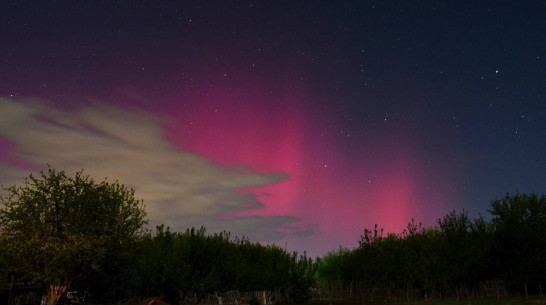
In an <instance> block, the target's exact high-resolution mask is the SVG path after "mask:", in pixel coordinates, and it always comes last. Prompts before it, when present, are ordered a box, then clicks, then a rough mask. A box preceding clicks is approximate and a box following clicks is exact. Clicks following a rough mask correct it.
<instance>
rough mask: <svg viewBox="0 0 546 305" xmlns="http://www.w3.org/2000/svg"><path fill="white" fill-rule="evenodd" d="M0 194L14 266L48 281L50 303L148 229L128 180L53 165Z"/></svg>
mask: <svg viewBox="0 0 546 305" xmlns="http://www.w3.org/2000/svg"><path fill="white" fill-rule="evenodd" d="M4 190H5V191H6V192H7V195H6V196H5V197H4V196H2V197H0V203H1V205H0V231H1V233H2V234H1V236H0V243H1V247H3V248H4V249H5V250H6V254H7V255H8V256H9V260H10V261H11V262H12V265H11V267H12V268H14V269H16V270H17V271H21V272H25V273H27V274H29V275H30V276H31V277H32V278H33V279H35V280H39V281H45V282H47V283H49V291H48V294H49V298H48V304H49V305H54V304H55V303H57V301H58V300H59V298H60V297H61V296H62V294H63V293H64V292H65V291H66V290H67V288H68V287H69V286H71V285H73V284H76V283H78V281H81V280H84V279H86V277H88V276H89V275H92V274H101V273H103V272H104V271H105V270H108V268H111V266H112V265H116V261H117V260H118V259H119V257H120V256H121V255H123V253H126V252H127V250H128V249H129V247H130V246H131V244H132V243H133V242H134V241H135V240H136V239H137V238H138V237H139V236H140V235H141V234H142V233H143V231H144V229H143V225H144V224H145V223H146V220H145V216H146V213H145V211H144V206H143V204H142V202H141V201H139V200H136V199H135V198H134V191H133V190H131V189H127V188H126V187H125V186H124V185H122V184H119V183H117V182H115V183H108V182H107V181H103V182H100V183H96V182H95V181H94V180H93V179H91V178H89V176H86V175H84V174H83V171H80V172H77V173H76V175H75V176H74V177H69V176H67V175H66V174H65V172H64V171H60V172H57V171H55V170H54V169H52V168H51V167H48V170H47V171H45V172H44V171H41V172H40V175H39V177H35V176H33V175H32V174H31V175H30V176H29V177H28V178H27V179H25V181H24V183H23V184H22V185H20V186H15V185H14V186H11V187H8V188H5V189H4Z"/></svg>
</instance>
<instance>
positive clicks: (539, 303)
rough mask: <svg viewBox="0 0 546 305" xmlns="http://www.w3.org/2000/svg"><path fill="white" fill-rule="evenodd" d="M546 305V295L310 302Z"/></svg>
mask: <svg viewBox="0 0 546 305" xmlns="http://www.w3.org/2000/svg"><path fill="white" fill-rule="evenodd" d="M380 304H385V305H386V304H396V305H546V297H529V298H527V299H525V298H524V297H520V296H508V297H501V298H495V297H491V298H475V299H459V300H456V299H427V300H388V301H386V300H385V301H380V300H374V301H366V302H363V303H345V302H344V303H335V302H333V303H328V302H310V303H309V305H380Z"/></svg>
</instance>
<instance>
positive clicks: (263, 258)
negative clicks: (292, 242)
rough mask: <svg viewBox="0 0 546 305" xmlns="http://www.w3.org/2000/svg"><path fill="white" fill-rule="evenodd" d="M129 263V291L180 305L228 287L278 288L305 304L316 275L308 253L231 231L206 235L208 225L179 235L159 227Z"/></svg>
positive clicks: (290, 298)
mask: <svg viewBox="0 0 546 305" xmlns="http://www.w3.org/2000/svg"><path fill="white" fill-rule="evenodd" d="M130 262H131V263H130V265H128V266H127V270H126V271H127V272H126V273H125V274H126V278H127V282H128V283H130V286H129V287H128V288H130V289H131V292H130V294H143V295H146V296H163V297H164V298H165V300H167V301H171V302H176V303H178V304H179V303H181V302H183V301H185V300H186V301H190V302H191V301H192V300H194V299H195V298H200V297H204V296H205V295H207V294H212V293H221V292H225V291H229V290H240V291H259V290H278V291H280V292H281V293H282V294H283V295H284V296H285V298H286V299H285V301H287V302H297V303H301V302H303V301H305V300H306V298H307V288H308V287H309V286H310V285H311V280H312V274H314V270H313V269H312V268H313V263H312V260H311V259H310V258H307V257H306V255H305V254H303V255H298V253H296V252H294V253H288V252H286V251H285V250H283V249H281V248H280V247H278V246H276V245H265V246H264V245H261V244H259V243H252V242H250V241H249V240H248V239H244V238H243V239H238V238H235V239H231V238H230V234H229V233H228V232H222V233H219V234H213V235H207V234H205V228H200V229H198V230H197V229H195V228H192V229H188V230H187V231H186V232H183V233H174V232H170V231H169V229H168V228H167V229H165V228H164V227H163V226H159V227H157V229H156V232H155V234H153V235H152V234H147V235H146V236H145V237H144V238H143V239H142V240H141V241H139V242H138V243H137V245H136V246H135V248H134V251H133V252H132V257H131V259H130Z"/></svg>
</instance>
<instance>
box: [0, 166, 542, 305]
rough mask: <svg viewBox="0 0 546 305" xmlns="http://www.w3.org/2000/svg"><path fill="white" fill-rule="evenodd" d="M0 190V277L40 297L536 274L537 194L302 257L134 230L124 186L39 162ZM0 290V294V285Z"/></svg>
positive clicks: (429, 286) (235, 242) (439, 284)
mask: <svg viewBox="0 0 546 305" xmlns="http://www.w3.org/2000/svg"><path fill="white" fill-rule="evenodd" d="M5 191H6V192H7V194H8V195H7V196H5V197H2V196H0V284H2V282H3V283H9V282H11V281H12V280H33V281H35V282H38V283H44V284H45V285H47V287H44V288H45V289H44V292H46V293H47V295H48V305H55V304H56V303H57V302H58V301H59V300H60V299H61V297H62V295H64V294H65V293H66V292H67V291H70V290H72V291H73V290H79V291H85V292H86V293H87V296H88V300H89V301H92V302H96V303H107V302H117V301H120V300H126V299H130V298H133V297H158V296H160V297H163V299H164V300H165V301H166V302H168V303H170V304H196V303H199V302H200V301H201V300H202V299H203V298H204V297H205V296H207V295H210V294H219V295H221V294H222V293H223V292H226V291H230V290H239V291H260V290H269V291H275V292H276V295H278V296H279V295H280V296H282V297H281V298H282V299H281V300H277V301H278V302H279V303H298V304H299V303H303V302H305V301H306V300H307V299H308V293H309V291H310V288H313V287H319V286H321V285H326V284H327V283H331V282H332V281H338V282H340V281H341V282H360V284H361V285H363V287H364V288H372V289H373V288H374V287H382V288H384V287H389V288H392V289H402V290H403V289H414V290H419V291H422V292H423V293H429V292H430V293H432V294H434V293H438V292H439V293H442V292H444V291H448V290H452V289H453V288H454V287H461V286H465V287H468V286H473V285H477V284H478V283H480V282H484V281H488V280H503V281H505V282H506V283H525V282H532V281H546V197H545V196H544V195H543V196H540V197H539V196H537V195H526V194H516V195H513V196H510V195H507V196H505V197H504V198H503V199H499V200H495V201H493V202H492V204H491V209H490V210H489V213H490V214H491V217H490V218H489V220H486V219H484V218H483V217H479V218H477V219H470V218H469V216H468V213H467V212H465V211H463V212H460V213H457V212H451V213H449V214H447V215H446V216H444V217H443V218H441V219H439V220H438V221H437V224H436V226H434V227H423V226H421V225H420V224H416V223H415V222H414V221H413V220H412V221H411V222H410V223H409V224H408V226H407V228H406V230H404V231H403V232H402V233H401V234H392V233H390V234H387V233H384V232H383V230H382V229H380V228H378V227H377V226H375V228H373V229H371V230H369V229H366V230H364V232H363V234H362V236H361V238H360V241H359V246H358V247H357V248H355V249H352V250H349V249H342V248H340V249H339V250H338V251H334V252H331V253H329V254H327V255H325V256H324V257H322V258H317V259H315V260H312V259H311V258H308V257H307V256H306V254H305V253H303V254H302V255H299V254H298V253H289V252H286V251H285V250H283V249H282V248H280V247H278V246H276V245H261V244H259V243H253V242H251V241H249V240H248V239H245V238H242V239H240V238H237V237H235V238H232V237H231V236H230V234H229V233H228V232H222V233H217V234H206V232H205V229H204V228H200V229H195V228H192V229H188V230H186V231H185V232H171V231H170V230H169V229H168V228H165V227H164V226H158V227H157V228H156V229H155V231H153V232H151V231H148V230H146V229H145V228H144V225H145V224H146V220H145V211H144V207H143V204H142V202H141V201H139V200H137V199H135V198H134V191H132V190H130V189H127V188H126V187H125V186H124V185H120V184H119V183H117V182H115V183H109V182H107V181H102V182H95V181H94V180H93V179H91V178H89V177H88V176H85V175H83V173H82V172H78V173H76V176H75V177H70V176H67V175H66V174H65V173H64V172H57V171H55V170H54V169H51V168H49V169H48V171H47V172H45V171H42V172H41V173H40V176H39V177H33V176H32V175H30V176H29V178H28V179H27V180H25V182H24V183H23V185H22V186H12V187H9V188H6V189H5ZM1 293H2V292H1V291H0V294H1Z"/></svg>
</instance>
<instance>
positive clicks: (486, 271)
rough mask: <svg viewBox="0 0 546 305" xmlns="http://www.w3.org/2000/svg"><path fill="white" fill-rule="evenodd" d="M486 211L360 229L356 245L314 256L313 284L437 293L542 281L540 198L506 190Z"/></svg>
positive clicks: (545, 210) (544, 253) (544, 224)
mask: <svg viewBox="0 0 546 305" xmlns="http://www.w3.org/2000/svg"><path fill="white" fill-rule="evenodd" d="M489 213H490V214H491V220H490V221H486V220H485V219H484V218H483V217H479V218H477V219H470V218H469V216H468V213H467V212H465V211H463V212H461V213H457V212H451V213H449V214H447V215H446V216H444V217H443V218H441V219H439V220H438V221H437V224H436V226H434V227H423V226H421V224H416V223H415V222H414V221H413V220H412V221H411V222H410V223H409V224H408V226H407V228H406V229H405V230H404V231H403V232H402V233H401V234H392V233H389V234H384V232H383V230H382V229H379V228H378V227H377V226H375V228H374V229H372V230H369V229H366V230H364V233H363V234H362V236H361V238H360V241H359V247H358V248H356V249H353V250H348V249H342V248H340V249H339V250H337V251H334V252H330V253H329V254H327V255H326V256H324V257H322V258H320V259H318V260H317V264H318V268H317V271H316V278H317V280H318V284H320V283H323V284H324V283H327V282H329V281H347V282H349V281H359V282H361V283H363V285H365V286H366V287H390V288H393V289H418V290H420V291H423V293H427V292H429V293H442V292H447V291H453V289H456V287H463V286H464V287H476V286H477V285H478V284H479V283H483V282H485V281H490V280H502V281H504V282H505V283H516V284H517V283H525V282H533V281H545V280H546V197H545V196H541V197H539V196H537V195H526V194H517V195H514V196H510V195H507V196H506V197H505V198H503V199H499V200H495V201H493V202H492V204H491V209H490V210H489ZM519 287H523V285H519Z"/></svg>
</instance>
